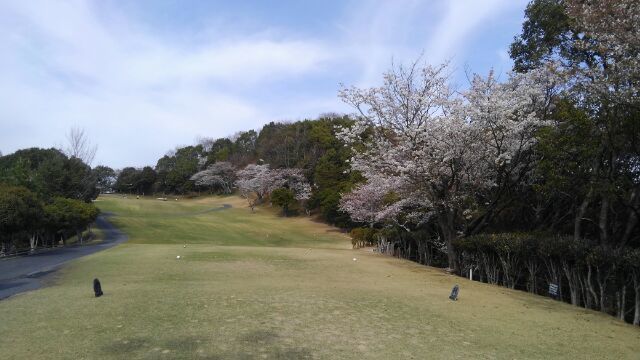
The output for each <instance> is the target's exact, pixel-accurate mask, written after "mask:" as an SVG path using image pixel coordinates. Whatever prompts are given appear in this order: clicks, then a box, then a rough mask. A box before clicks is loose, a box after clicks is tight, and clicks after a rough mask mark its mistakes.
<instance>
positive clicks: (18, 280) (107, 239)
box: [0, 214, 127, 300]
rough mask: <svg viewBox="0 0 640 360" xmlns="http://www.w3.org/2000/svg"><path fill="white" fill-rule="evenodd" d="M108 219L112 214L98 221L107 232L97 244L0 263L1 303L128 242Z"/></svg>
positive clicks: (1, 261)
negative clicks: (67, 267) (63, 268)
mask: <svg viewBox="0 0 640 360" xmlns="http://www.w3.org/2000/svg"><path fill="white" fill-rule="evenodd" d="M108 216H109V214H101V215H100V216H98V219H96V226H97V227H98V228H100V229H101V230H102V231H103V233H104V239H103V240H102V241H101V242H99V243H98V244H94V245H75V246H69V247H61V248H56V249H52V250H47V251H43V252H39V253H36V254H33V255H26V256H20V257H15V258H11V259H4V260H0V300H2V299H5V298H7V297H9V296H12V295H15V294H18V293H21V292H24V291H29V290H35V289H37V288H39V287H41V286H42V285H43V283H44V280H45V278H46V277H47V275H49V274H51V273H53V272H54V271H56V270H58V269H59V268H60V267H61V266H62V265H63V264H65V263H67V262H69V261H71V260H74V259H77V258H79V257H82V256H86V255H89V254H93V253H96V252H98V251H101V250H105V249H108V248H110V247H113V246H116V245H118V244H120V243H123V242H125V241H126V240H127V235H125V234H124V233H123V232H122V231H120V230H118V229H117V228H116V227H115V226H113V225H112V224H111V223H110V222H109V221H108V220H107V218H108Z"/></svg>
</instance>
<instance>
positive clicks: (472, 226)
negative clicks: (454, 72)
mask: <svg viewBox="0 0 640 360" xmlns="http://www.w3.org/2000/svg"><path fill="white" fill-rule="evenodd" d="M383 80H384V81H383V85H382V86H380V87H373V88H369V89H359V88H355V87H351V88H343V89H342V90H341V91H340V97H341V98H342V100H343V101H345V102H346V103H347V104H350V105H352V106H353V107H354V108H355V109H356V110H357V112H358V113H357V121H356V123H355V125H353V126H352V127H349V128H344V129H342V131H341V132H340V134H339V136H340V137H341V139H342V140H343V141H344V142H345V143H346V145H347V146H350V147H351V150H352V151H353V153H354V156H353V157H352V158H351V160H350V164H351V168H352V169H353V170H358V171H360V172H361V173H362V174H363V176H364V177H365V178H366V179H367V181H368V183H369V185H368V186H367V185H363V186H361V187H359V188H357V189H356V191H355V192H354V193H353V194H352V195H346V197H345V201H344V202H343V209H344V210H345V211H347V212H349V213H350V214H351V215H352V216H355V217H356V218H358V219H362V221H366V222H371V221H378V220H379V219H381V218H382V213H385V212H386V213H387V214H389V215H392V216H391V217H392V218H396V219H397V218H398V217H397V214H399V213H402V212H403V211H400V210H399V209H402V208H406V207H407V204H410V206H409V208H410V209H412V210H411V212H409V213H408V214H409V215H410V216H408V218H409V219H416V220H415V221H424V219H425V218H432V219H433V220H434V221H435V222H436V223H437V226H438V229H439V236H440V238H441V239H442V240H443V242H444V243H446V247H447V256H448V260H449V267H450V268H453V269H456V268H457V264H456V257H455V252H454V249H453V246H452V241H453V240H454V239H455V238H456V237H459V236H464V235H466V234H470V233H475V232H477V231H479V230H481V229H482V228H483V227H484V226H486V224H487V222H488V220H490V219H491V218H492V217H493V216H495V215H496V214H497V213H499V212H500V210H501V208H500V207H501V206H504V204H503V203H502V202H501V198H502V195H503V194H504V192H506V191H507V190H508V188H509V186H512V185H513V183H517V182H519V181H523V180H524V177H525V175H526V174H527V173H528V171H529V170H530V166H529V165H530V162H531V156H530V154H529V153H530V149H531V146H532V145H533V144H535V138H534V132H535V130H536V129H537V128H538V127H539V126H542V125H544V124H545V122H544V120H543V119H544V118H545V115H546V109H547V108H548V106H549V98H550V96H551V95H552V94H553V92H552V91H551V90H550V89H552V88H553V86H554V81H553V77H552V76H551V75H550V72H548V71H546V69H542V70H539V71H535V72H531V73H529V74H526V75H513V76H510V77H509V79H508V81H507V82H505V83H504V84H501V83H498V82H497V81H496V79H495V77H494V76H493V74H489V76H488V77H486V78H483V77H480V76H475V77H474V78H473V81H472V84H471V87H470V89H469V90H467V91H465V92H462V93H456V92H454V91H453V90H452V89H451V87H450V86H449V83H448V67H447V65H446V64H444V65H440V66H436V67H433V66H428V65H425V66H420V64H419V63H418V62H415V63H414V64H413V65H412V66H410V67H408V68H407V67H403V66H394V67H392V69H391V71H389V72H387V73H386V74H384V77H383ZM380 178H382V179H387V180H389V179H399V183H395V185H392V186H396V187H397V188H396V190H394V193H395V194H396V196H399V197H400V198H401V199H404V200H405V201H407V202H408V203H403V202H400V201H395V202H393V206H392V207H391V208H389V206H388V205H389V204H385V203H384V201H381V199H380V195H379V194H378V195H373V194H371V193H372V192H375V189H376V187H377V186H379V185H380V182H384V181H387V180H381V179H380ZM400 183H401V184H402V186H399V185H398V184H400ZM389 184H393V182H391V183H389ZM382 189H383V190H381V192H383V193H384V187H383V188H382ZM388 190H392V189H388ZM367 196H370V197H369V198H368V199H365V198H366V197H367ZM357 199H361V201H360V203H358V200H357ZM359 206H363V207H364V209H358V207H359ZM392 209H393V210H392ZM416 209H417V210H416Z"/></svg>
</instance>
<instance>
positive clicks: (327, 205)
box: [94, 115, 360, 227]
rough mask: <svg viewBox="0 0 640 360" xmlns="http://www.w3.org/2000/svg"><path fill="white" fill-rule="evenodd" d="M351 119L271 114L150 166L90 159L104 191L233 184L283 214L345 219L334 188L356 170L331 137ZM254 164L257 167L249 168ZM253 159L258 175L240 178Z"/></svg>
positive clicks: (217, 188)
mask: <svg viewBox="0 0 640 360" xmlns="http://www.w3.org/2000/svg"><path fill="white" fill-rule="evenodd" d="M351 123H352V121H351V120H350V119H349V118H348V117H346V116H338V115H326V116H322V117H320V118H319V119H316V120H304V121H298V122H292V123H278V122H271V123H269V124H267V125H265V126H264V127H263V128H262V129H261V130H260V131H254V130H250V131H244V132H239V133H237V134H235V135H233V136H231V137H228V138H219V139H211V138H201V139H199V140H198V143H197V144H196V145H190V146H185V147H180V148H177V149H176V150H174V151H171V152H169V153H167V154H166V155H165V156H163V157H162V158H160V159H159V160H158V161H157V163H156V165H155V167H153V168H152V167H149V166H147V167H144V168H141V169H140V168H138V169H137V168H133V167H127V168H124V169H121V170H119V171H115V170H113V169H109V168H105V167H96V169H95V170H94V171H95V172H96V176H97V183H98V184H99V186H100V188H101V189H105V190H107V191H108V190H114V191H117V192H119V193H129V194H137V195H149V194H193V193H195V194H198V193H221V194H229V193H231V192H234V191H238V192H239V193H240V194H243V195H244V196H245V197H247V199H248V200H249V202H250V204H251V205H252V206H255V205H256V204H259V203H261V202H263V201H266V200H269V201H268V202H269V203H270V204H274V205H275V206H279V207H281V208H282V209H283V212H284V213H285V214H290V213H292V212H300V211H302V212H308V213H312V212H313V213H317V214H318V215H319V216H320V217H322V218H323V219H324V220H326V221H327V222H329V223H331V224H334V225H338V226H341V227H349V226H351V224H352V222H351V221H350V218H349V216H348V215H347V214H346V213H344V212H342V211H340V210H339V201H340V196H341V195H340V194H341V193H343V192H347V191H349V190H350V189H351V188H352V187H353V186H354V184H355V183H356V182H358V181H359V180H360V178H359V176H358V174H357V173H353V172H349V171H347V170H348V169H349V166H348V163H347V159H348V158H349V157H350V150H349V149H348V148H346V147H345V146H344V144H343V143H342V142H341V141H340V140H339V139H338V138H337V137H336V131H338V129H339V128H340V127H342V126H347V125H349V124H351ZM247 166H249V167H248V168H247ZM255 166H258V168H252V167H255ZM260 167H263V168H264V169H267V168H268V171H266V172H262V173H260V172H257V173H255V172H254V173H253V175H255V176H262V177H261V178H260V179H252V180H254V181H253V183H251V182H250V181H248V180H249V179H248V178H247V176H249V174H252V173H251V172H250V171H251V169H253V170H256V169H260ZM245 168H247V171H244V177H242V176H240V175H241V174H242V172H243V170H245ZM285 169H291V170H289V171H288V172H287V170H285ZM292 171H293V172H292ZM239 177H240V178H239ZM285 178H287V179H288V180H284V179H285ZM294 178H295V179H297V180H296V181H293V179H294ZM243 181H244V182H243ZM265 181H266V182H268V183H269V184H268V185H265V189H264V191H257V192H256V191H252V190H250V187H251V186H255V185H256V184H257V183H260V182H263V185H264V184H266V182H265ZM303 183H304V184H307V185H308V189H306V188H305V190H304V191H302V190H301V188H299V186H301V185H300V184H303ZM240 184H244V185H246V186H249V187H243V186H242V185H240ZM249 184H252V185H249ZM274 190H277V191H276V192H275V198H274V199H271V198H270V196H269V195H270V194H271V192H272V191H274ZM272 200H273V201H272Z"/></svg>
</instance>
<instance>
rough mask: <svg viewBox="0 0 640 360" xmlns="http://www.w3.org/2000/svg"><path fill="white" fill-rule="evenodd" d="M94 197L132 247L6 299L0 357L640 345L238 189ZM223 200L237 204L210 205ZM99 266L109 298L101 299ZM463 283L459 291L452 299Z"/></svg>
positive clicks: (556, 306)
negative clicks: (254, 203)
mask: <svg viewBox="0 0 640 360" xmlns="http://www.w3.org/2000/svg"><path fill="white" fill-rule="evenodd" d="M98 204H99V206H100V207H101V208H102V209H103V210H104V211H109V212H112V213H114V214H115V216H114V217H113V218H112V220H113V221H114V223H115V224H116V225H117V226H119V227H120V228H121V229H123V230H124V231H125V232H127V233H128V234H129V236H130V241H129V242H128V243H126V244H123V245H120V246H117V247H115V248H112V249H109V250H106V251H104V252H101V253H97V254H94V255H91V256H88V257H85V258H82V259H79V260H77V261H75V262H73V263H72V264H71V265H69V266H67V267H66V268H65V269H64V270H62V271H61V273H60V274H59V275H58V279H57V280H56V286H52V287H48V288H44V289H41V290H38V291H34V292H30V293H25V294H22V295H18V296H16V297H14V298H11V299H9V300H5V301H2V302H0V349H2V350H1V351H2V355H1V356H2V358H3V359H27V358H28V359H45V358H46V359H70V358H73V359H81V358H84V359H96V358H112V359H162V358H167V359H169V358H171V359H192V358H203V359H207V358H208V359H251V358H258V359H261V358H277V359H300V358H339V359H362V358H378V359H392V358H406V359H411V358H413V359H423V358H435V359H438V358H442V359H451V358H510V359H511V358H540V359H542V358H545V359H546V358H612V359H622V358H637V357H638V354H639V353H640V329H638V328H634V327H632V326H630V325H627V324H624V323H622V322H619V321H616V320H615V319H613V318H611V317H609V316H606V315H603V314H600V313H597V312H592V311H585V310H581V309H578V308H575V307H572V306H570V305H567V304H563V303H559V302H555V301H552V300H549V299H546V298H543V297H539V296H531V295H528V294H526V293H523V292H517V291H510V290H508V289H504V288H501V287H496V286H489V285H486V284H480V283H477V282H469V281H467V280H465V279H461V278H458V277H454V276H450V275H446V274H444V273H443V272H441V271H440V270H438V269H431V268H426V267H423V266H419V265H416V264H413V263H411V262H408V261H403V260H399V259H394V258H388V257H383V256H380V255H376V254H373V253H371V252H366V251H356V250H350V249H349V247H350V242H349V240H348V239H347V238H346V237H345V236H344V235H342V234H340V233H339V232H337V231H336V230H335V229H333V228H330V227H328V226H326V225H323V224H320V223H316V222H312V221H310V220H309V219H307V218H294V219H283V218H280V217H278V216H276V215H275V213H274V212H272V211H270V210H268V209H259V211H258V212H256V213H254V214H252V213H251V212H250V211H249V210H248V209H247V208H246V207H245V204H244V203H243V202H242V200H241V199H239V198H236V197H224V198H219V197H216V198H205V199H198V200H180V201H177V202H176V201H167V202H160V201H157V200H151V199H140V200H136V199H122V198H116V197H105V198H102V199H101V201H100V202H98ZM222 204H231V205H232V206H233V208H231V209H227V210H221V211H208V210H210V209H214V208H219V207H221V206H222ZM185 240H186V241H187V243H188V245H187V247H186V248H184V247H183V244H184V242H185ZM177 255H180V256H181V257H182V259H181V260H176V256H177ZM353 257H356V258H357V259H358V260H357V261H353V260H352V258H353ZM96 276H97V277H99V278H100V279H101V281H102V283H103V288H104V290H105V293H106V295H105V296H104V297H102V298H99V299H96V298H93V297H92V289H91V281H92V279H93V278H94V277H96ZM455 283H459V284H460V285H461V292H460V300H459V301H457V302H452V301H450V300H448V299H447V296H448V294H449V291H450V289H451V287H452V286H453V285H454V284H455Z"/></svg>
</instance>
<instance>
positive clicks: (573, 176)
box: [339, 0, 640, 324]
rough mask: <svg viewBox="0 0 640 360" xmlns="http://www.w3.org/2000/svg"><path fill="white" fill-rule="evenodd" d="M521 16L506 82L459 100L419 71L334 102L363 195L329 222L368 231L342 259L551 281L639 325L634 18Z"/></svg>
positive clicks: (585, 5)
mask: <svg viewBox="0 0 640 360" xmlns="http://www.w3.org/2000/svg"><path fill="white" fill-rule="evenodd" d="M525 17H526V19H525V22H524V24H523V31H522V34H521V35H519V36H517V37H516V38H515V40H514V43H513V45H512V46H511V56H512V58H513V60H514V64H515V65H514V72H513V73H511V74H509V76H508V77H507V78H506V79H505V80H504V81H502V82H500V81H498V80H497V79H496V77H495V76H494V74H493V73H489V75H488V76H484V77H483V76H479V75H474V76H473V77H472V78H471V83H470V86H469V88H468V89H466V90H464V91H457V90H455V89H453V88H452V87H451V86H450V85H449V81H448V74H449V70H448V66H447V64H444V65H440V66H429V65H422V64H420V63H418V62H417V63H414V64H413V65H412V66H410V67H408V68H407V67H403V66H394V67H393V68H392V69H391V71H389V72H388V73H386V74H385V75H384V82H383V85H382V86H380V87H374V88H368V89H359V88H354V87H352V88H343V89H342V90H341V92H340V96H341V97H342V99H343V100H344V101H345V102H346V103H348V104H350V105H352V106H353V108H354V109H355V110H356V111H357V116H356V117H355V123H354V124H353V125H351V126H344V127H343V128H342V130H341V132H340V133H339V136H340V138H341V139H342V140H343V141H344V142H345V143H346V144H347V145H348V146H349V149H350V151H351V153H352V156H351V158H350V159H349V163H350V167H351V170H352V171H353V172H356V173H358V174H360V175H362V176H363V177H364V179H365V181H364V182H363V183H360V184H358V185H357V186H356V187H355V188H353V190H352V191H351V192H348V193H345V194H344V195H343V196H342V198H341V201H340V209H341V210H343V211H344V212H346V213H348V214H349V215H350V216H351V218H352V219H353V220H354V221H356V222H359V223H361V224H362V225H365V226H366V228H368V229H370V230H365V228H363V229H362V230H358V231H355V232H353V235H354V245H357V246H360V245H366V244H369V243H371V241H372V239H375V242H376V243H377V245H378V247H379V249H380V251H382V252H385V253H389V254H393V255H397V256H402V257H406V258H410V259H412V260H415V261H419V262H421V263H426V264H433V265H442V266H446V267H448V268H449V269H450V270H451V271H452V272H455V273H458V274H461V275H465V276H466V275H467V274H468V270H469V269H471V268H473V269H476V270H477V272H476V276H477V278H478V279H479V280H482V281H486V282H492V283H500V284H503V285H505V286H509V287H515V288H522V289H528V290H529V291H532V292H542V289H543V288H545V287H546V285H548V284H549V283H552V284H555V285H558V286H560V288H561V291H563V292H562V295H561V297H560V298H561V299H564V300H566V301H569V302H571V303H573V304H575V305H582V306H585V307H589V308H594V309H599V310H602V311H605V312H608V313H611V314H614V315H616V316H618V317H619V318H621V319H624V320H627V321H631V322H633V323H635V324H638V322H639V321H640V318H639V315H638V314H639V311H640V310H639V309H640V308H639V305H638V304H639V303H640V293H639V292H638V287H637V285H638V282H637V274H638V272H637V271H638V260H639V259H638V257H637V252H638V248H640V227H639V224H638V218H639V216H640V143H639V142H638V139H640V102H639V101H638V99H639V97H638V95H639V94H638V85H639V84H638V82H639V81H640V66H639V65H640V40H639V39H640V28H638V26H637V25H636V24H637V21H638V19H639V18H640V5H639V4H638V2H637V1H631V0H629V1H626V0H624V1H598V2H596V1H578V0H534V1H532V2H531V3H530V4H529V5H528V7H527V10H526V14H525ZM523 233H524V234H523ZM542 279H544V280H542ZM563 289H567V290H568V291H566V292H565V291H564V290H563ZM629 309H631V310H629ZM634 309H635V311H634ZM632 313H633V315H632Z"/></svg>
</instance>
